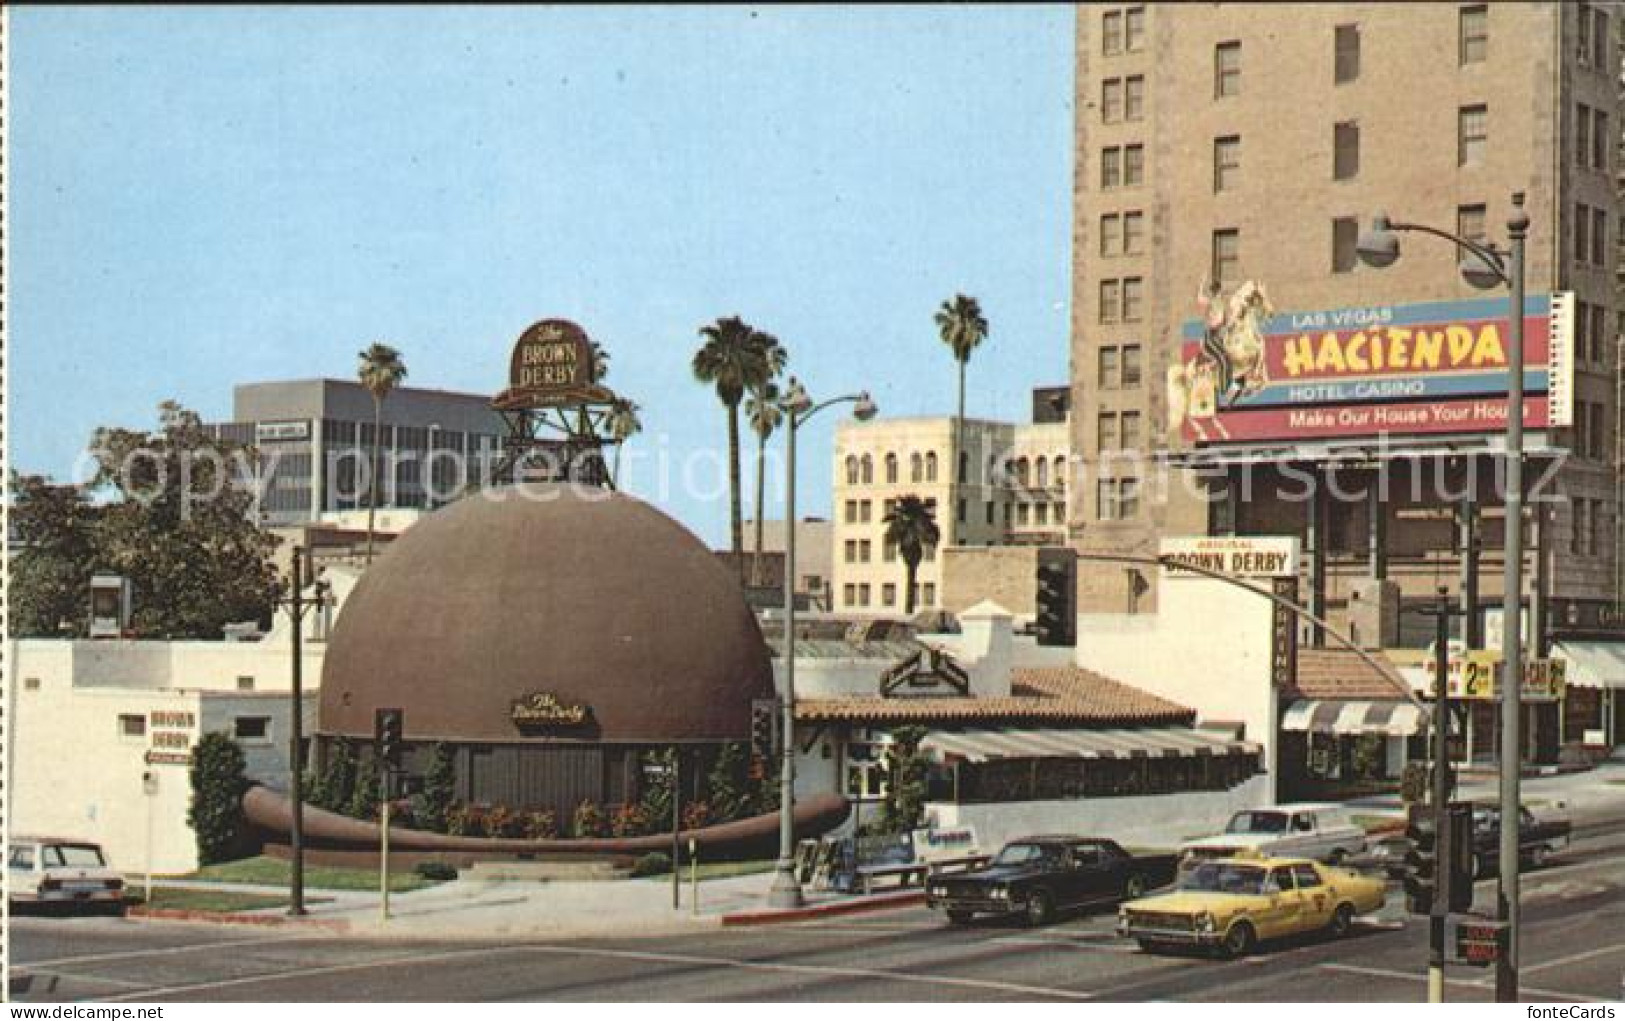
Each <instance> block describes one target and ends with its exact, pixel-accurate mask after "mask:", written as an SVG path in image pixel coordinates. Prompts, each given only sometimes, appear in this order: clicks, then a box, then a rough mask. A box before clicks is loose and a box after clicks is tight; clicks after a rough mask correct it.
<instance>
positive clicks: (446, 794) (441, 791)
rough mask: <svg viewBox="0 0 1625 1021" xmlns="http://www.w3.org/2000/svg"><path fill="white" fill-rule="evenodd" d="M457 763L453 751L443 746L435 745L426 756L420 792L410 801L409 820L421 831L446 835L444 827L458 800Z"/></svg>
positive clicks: (441, 744) (447, 745)
mask: <svg viewBox="0 0 1625 1021" xmlns="http://www.w3.org/2000/svg"><path fill="white" fill-rule="evenodd" d="M456 761H457V760H456V753H455V751H454V750H453V749H452V747H451V745H449V744H445V743H444V742H442V743H439V744H436V745H435V746H434V748H433V750H432V751H431V752H430V753H429V769H428V772H426V773H425V774H424V775H423V790H422V791H421V792H420V793H418V794H417V795H415V796H414V797H413V798H412V818H413V820H414V821H415V822H416V823H417V824H418V826H419V827H421V828H422V829H426V830H432V831H434V832H435V833H444V832H446V823H447V820H448V818H449V817H450V814H451V809H452V805H453V804H454V803H455V802H456V799H457V773H456Z"/></svg>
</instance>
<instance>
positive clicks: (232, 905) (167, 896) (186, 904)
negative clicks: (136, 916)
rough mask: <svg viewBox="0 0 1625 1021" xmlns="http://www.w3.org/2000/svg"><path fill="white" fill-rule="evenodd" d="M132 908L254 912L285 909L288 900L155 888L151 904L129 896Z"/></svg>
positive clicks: (263, 896)
mask: <svg viewBox="0 0 1625 1021" xmlns="http://www.w3.org/2000/svg"><path fill="white" fill-rule="evenodd" d="M129 903H130V906H131V907H135V906H136V905H138V904H143V903H145V906H147V907H151V908H167V909H170V910H177V911H220V912H236V911H253V910H255V909H256V908H277V907H286V906H287V904H288V898H286V897H278V896H273V895H270V894H263V893H239V892H237V891H235V890H182V889H178V888H175V887H164V886H155V887H153V888H152V900H151V902H144V900H143V898H142V896H141V894H140V893H137V892H132V893H131V894H130V895H129Z"/></svg>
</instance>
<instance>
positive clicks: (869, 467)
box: [863, 454, 875, 485]
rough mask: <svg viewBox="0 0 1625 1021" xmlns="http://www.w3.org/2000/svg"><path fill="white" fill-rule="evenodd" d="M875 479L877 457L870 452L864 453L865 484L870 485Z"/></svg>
mask: <svg viewBox="0 0 1625 1021" xmlns="http://www.w3.org/2000/svg"><path fill="white" fill-rule="evenodd" d="M874 480H875V459H874V458H872V457H870V456H869V455H868V454H864V455H863V484H864V485H868V484H869V483H871V482H873V481H874Z"/></svg>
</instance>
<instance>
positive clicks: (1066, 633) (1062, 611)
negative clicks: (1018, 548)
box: [1033, 550, 1078, 645]
mask: <svg viewBox="0 0 1625 1021" xmlns="http://www.w3.org/2000/svg"><path fill="white" fill-rule="evenodd" d="M1046 552H1047V551H1046ZM1077 591H1078V582H1077V560H1076V559H1075V558H1074V557H1073V555H1072V551H1071V550H1064V551H1061V553H1060V555H1059V556H1053V555H1046V554H1045V553H1040V554H1039V559H1038V591H1037V599H1036V600H1035V602H1036V604H1037V606H1036V609H1037V612H1036V613H1035V614H1034V620H1033V629H1034V630H1035V631H1036V632H1037V637H1038V644H1039V645H1076V644H1077V623H1078V620H1077V611H1076V603H1077Z"/></svg>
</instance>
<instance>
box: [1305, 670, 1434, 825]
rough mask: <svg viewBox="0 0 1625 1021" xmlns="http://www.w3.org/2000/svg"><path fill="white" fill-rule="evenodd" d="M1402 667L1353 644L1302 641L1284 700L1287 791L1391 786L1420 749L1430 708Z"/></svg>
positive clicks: (1317, 794)
mask: <svg viewBox="0 0 1625 1021" xmlns="http://www.w3.org/2000/svg"><path fill="white" fill-rule="evenodd" d="M1409 694H1410V693H1409V692H1408V691H1407V690H1406V689H1405V686H1404V683H1403V681H1402V680H1401V679H1400V678H1399V676H1398V675H1397V674H1393V673H1390V674H1389V675H1386V676H1385V675H1383V674H1381V673H1379V672H1378V671H1377V670H1376V669H1375V668H1373V667H1372V666H1371V665H1370V664H1369V663H1368V662H1367V661H1366V660H1364V659H1362V658H1361V657H1359V656H1357V655H1355V654H1354V653H1352V652H1347V651H1344V650H1332V649H1302V650H1300V651H1299V653H1298V663H1297V676H1296V680H1295V682H1294V684H1293V686H1292V687H1291V688H1290V689H1289V690H1287V691H1286V692H1284V693H1283V697H1282V699H1281V704H1282V707H1283V710H1282V714H1281V723H1280V731H1281V738H1280V740H1281V771H1282V783H1283V792H1284V793H1283V797H1288V798H1293V799H1317V798H1331V797H1347V796H1351V795H1356V794H1360V793H1365V792H1369V791H1383V790H1392V789H1393V788H1394V787H1395V786H1396V785H1397V784H1398V782H1399V780H1400V778H1401V777H1402V775H1403V774H1404V770H1405V763H1406V762H1407V761H1408V760H1409V759H1410V758H1412V757H1415V755H1416V754H1417V753H1419V751H1420V745H1413V742H1420V741H1421V740H1422V736H1423V735H1425V733H1426V730H1427V722H1428V713H1427V710H1426V708H1425V707H1424V706H1423V705H1421V704H1420V703H1419V702H1417V701H1415V700H1413V699H1412V698H1410V697H1409Z"/></svg>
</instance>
